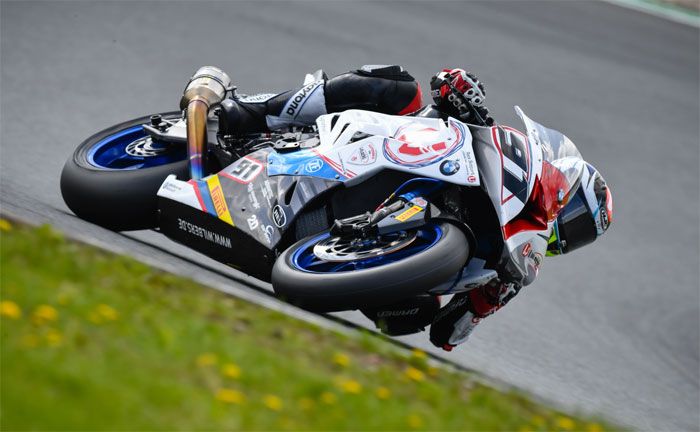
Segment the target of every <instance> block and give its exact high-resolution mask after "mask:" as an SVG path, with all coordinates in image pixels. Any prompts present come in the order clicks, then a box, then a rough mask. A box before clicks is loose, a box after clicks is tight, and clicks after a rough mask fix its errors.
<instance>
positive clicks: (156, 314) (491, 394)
mask: <svg viewBox="0 0 700 432" xmlns="http://www.w3.org/2000/svg"><path fill="white" fill-rule="evenodd" d="M0 230H2V231H1V234H2V237H1V245H0V250H1V258H0V271H1V273H2V274H1V276H0V281H1V292H0V294H1V300H2V304H1V306H2V309H1V312H2V329H1V333H2V336H1V337H2V339H1V343H2V357H1V358H2V363H1V375H0V378H1V380H2V383H1V393H0V396H1V399H0V427H1V429H2V430H28V429H32V430H105V429H110V430H115V429H122V430H195V429H197V430H202V429H207V430H223V429H244V430H251V429H255V430H270V429H275V430H277V429H286V430H289V429H303V430H310V429H316V430H318V429H325V430H329V429H332V430H358V429H361V430H366V429H374V430H380V429H381V430H406V429H429V430H436V429H440V430H446V429H459V430H591V431H595V430H601V428H608V426H606V425H601V424H600V423H592V422H587V421H584V420H581V419H578V418H574V417H572V416H569V415H564V414H562V413H559V412H556V411H553V410H551V409H548V408H547V407H544V406H541V405H539V404H537V403H534V402H532V401H530V400H528V399H527V398H526V397H525V396H523V395H521V394H517V393H502V392H499V391H496V390H494V389H491V388H488V387H486V386H484V385H482V384H479V383H477V382H476V381H475V380H474V379H473V377H471V376H470V375H468V374H465V373H461V372H451V371H447V370H443V369H437V368H434V367H431V366H429V364H428V362H427V360H426V358H425V354H423V353H421V352H414V353H406V354H401V353H400V352H399V351H398V350H396V349H395V348H394V347H393V346H391V345H390V344H388V343H387V342H385V341H382V340H380V339H379V338H376V337H373V336H370V335H364V336H361V337H358V338H354V337H352V338H351V337H343V336H342V335H339V334H336V333H334V332H331V331H328V330H323V329H320V328H317V327H315V326H312V325H310V324H307V323H304V322H300V321H297V320H294V319H292V318H289V317H287V316H285V315H282V314H279V313H276V312H272V311H269V310H266V309H262V308H260V307H258V306H255V305H251V304H248V303H246V302H244V301H241V300H237V299H234V298H231V297H229V296H225V295H223V294H221V293H218V292H216V291H213V290H211V289H206V288H204V287H202V286H200V285H198V284H196V283H193V282H191V281H188V280H185V279H181V278H178V277H174V276H172V275H169V274H166V273H163V272H160V271H157V270H154V269H151V268H149V267H147V266H146V265H144V264H141V263H139V262H136V261H135V260H133V259H130V258H126V257H120V256H115V255H113V254H110V253H107V252H104V251H101V250H98V249H95V248H92V247H89V246H86V245H82V244H79V243H76V242H72V241H67V240H65V239H64V238H63V237H62V235H60V234H58V233H56V232H55V231H54V230H52V229H51V228H49V227H46V226H45V227H41V228H38V229H37V228H28V227H24V226H19V225H11V224H10V222H8V221H6V220H2V219H0Z"/></svg>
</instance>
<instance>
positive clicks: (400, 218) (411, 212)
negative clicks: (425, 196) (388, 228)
mask: <svg viewBox="0 0 700 432" xmlns="http://www.w3.org/2000/svg"><path fill="white" fill-rule="evenodd" d="M422 210H423V207H420V206H417V205H414V206H411V208H409V209H408V210H405V211H404V212H403V213H401V214H400V215H398V216H396V217H395V218H394V219H396V220H397V221H399V222H405V221H406V220H408V219H410V218H412V217H413V216H414V215H415V214H416V213H420V212H421V211H422Z"/></svg>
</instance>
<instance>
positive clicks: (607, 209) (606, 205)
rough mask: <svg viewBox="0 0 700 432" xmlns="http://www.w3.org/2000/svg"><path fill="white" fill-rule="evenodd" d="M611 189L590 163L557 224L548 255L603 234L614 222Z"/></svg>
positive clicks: (573, 248)
mask: <svg viewBox="0 0 700 432" xmlns="http://www.w3.org/2000/svg"><path fill="white" fill-rule="evenodd" d="M612 219H613V201H612V194H611V193H610V187H609V186H608V184H607V183H606V182H605V179H604V178H603V176H602V175H600V173H599V172H598V170H596V169H595V168H594V167H593V165H591V164H588V163H586V167H585V168H584V170H583V174H582V176H581V183H580V185H579V187H578V189H577V190H576V192H575V193H574V194H573V195H572V196H571V199H570V200H569V202H568V203H567V204H566V206H564V208H563V209H562V210H561V212H560V213H559V216H558V217H557V219H556V221H555V222H554V229H553V230H552V236H551V237H550V239H549V245H548V247H547V255H560V254H565V253H569V252H571V251H572V250H575V249H578V248H580V247H581V246H585V245H587V244H588V243H591V242H593V241H594V240H595V239H596V238H598V237H599V236H601V235H603V233H605V231H607V229H608V227H609V226H610V224H611V223H612Z"/></svg>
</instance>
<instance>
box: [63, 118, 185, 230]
mask: <svg viewBox="0 0 700 432" xmlns="http://www.w3.org/2000/svg"><path fill="white" fill-rule="evenodd" d="M160 115H161V116H162V118H163V119H166V120H174V119H177V118H179V117H180V112H168V113H163V114H160ZM149 121H150V116H148V117H140V118H137V119H133V120H129V121H127V122H124V123H121V124H118V125H116V126H112V127H111V128H108V129H106V130H103V131H101V132H98V133H96V134H95V135H93V136H91V137H90V138H88V139H86V140H85V141H83V142H82V143H81V144H80V145H79V146H78V148H77V149H76V150H75V152H74V153H73V156H72V157H71V158H70V159H68V161H67V162H66V164H65V166H64V167H63V172H62V173H61V194H62V195H63V200H64V201H65V202H66V204H67V205H68V207H69V208H70V209H71V210H72V211H73V213H75V214H76V215H77V216H78V217H80V218H81V219H84V220H87V221H89V222H92V223H95V224H97V225H101V226H104V227H106V228H109V229H112V230H115V231H127V230H138V229H149V228H154V227H156V226H157V223H158V215H157V196H156V193H157V192H158V189H159V188H160V185H161V184H162V183H163V180H165V178H166V177H167V176H168V175H169V174H176V175H177V176H178V177H180V178H186V177H187V175H188V174H187V173H188V166H187V147H186V145H184V144H181V143H180V144H177V143H161V142H157V141H153V140H151V138H150V136H149V135H148V133H147V132H146V131H145V130H144V129H143V127H142V125H143V124H147V123H149Z"/></svg>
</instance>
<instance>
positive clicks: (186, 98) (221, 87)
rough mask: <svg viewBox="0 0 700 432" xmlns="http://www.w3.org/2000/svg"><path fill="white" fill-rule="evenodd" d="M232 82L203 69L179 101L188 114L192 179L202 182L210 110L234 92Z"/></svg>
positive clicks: (222, 74) (215, 70) (208, 68)
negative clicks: (230, 92) (227, 93)
mask: <svg viewBox="0 0 700 432" xmlns="http://www.w3.org/2000/svg"><path fill="white" fill-rule="evenodd" d="M232 89H233V87H232V86H231V78H229V77H228V75H226V73H225V72H224V71H222V70H221V69H219V68H217V67H214V66H203V67H201V68H199V70H197V72H195V74H194V75H193V76H192V78H190V81H189V82H188V83H187V86H186V87H185V91H184V92H183V94H182V99H180V109H183V110H184V109H186V110H187V116H186V118H185V120H186V123H187V155H188V157H189V166H190V178H192V179H194V180H199V179H201V178H202V177H203V176H204V169H205V167H206V154H207V152H206V145H207V117H208V116H209V110H210V109H211V108H213V107H215V106H216V105H218V104H220V103H221V101H222V100H224V97H225V96H226V92H228V91H230V90H232Z"/></svg>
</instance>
